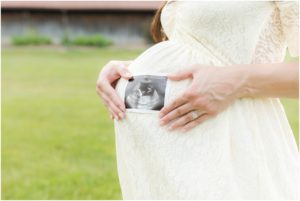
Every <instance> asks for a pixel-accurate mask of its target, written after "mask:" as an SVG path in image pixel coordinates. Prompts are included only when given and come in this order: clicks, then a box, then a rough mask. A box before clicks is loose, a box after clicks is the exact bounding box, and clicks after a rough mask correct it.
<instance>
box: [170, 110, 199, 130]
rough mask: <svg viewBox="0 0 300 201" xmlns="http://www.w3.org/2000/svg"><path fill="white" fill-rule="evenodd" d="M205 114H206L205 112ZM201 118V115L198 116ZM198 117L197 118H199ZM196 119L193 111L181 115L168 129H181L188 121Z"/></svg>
mask: <svg viewBox="0 0 300 201" xmlns="http://www.w3.org/2000/svg"><path fill="white" fill-rule="evenodd" d="M203 115H204V114H203ZM198 118H200V117H198ZM198 118H197V119H198ZM192 121H195V120H194V117H193V114H192V113H191V112H189V113H186V114H185V115H183V116H181V117H180V118H178V119H176V120H175V121H174V123H172V125H171V126H170V127H169V128H168V130H170V131H171V130H175V129H181V128H183V127H184V126H185V125H187V124H188V123H190V122H192Z"/></svg>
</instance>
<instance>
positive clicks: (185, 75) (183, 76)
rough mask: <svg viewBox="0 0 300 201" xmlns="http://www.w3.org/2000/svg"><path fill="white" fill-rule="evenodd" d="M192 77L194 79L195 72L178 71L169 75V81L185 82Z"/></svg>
mask: <svg viewBox="0 0 300 201" xmlns="http://www.w3.org/2000/svg"><path fill="white" fill-rule="evenodd" d="M192 77H193V72H192V71H191V70H183V71H178V72H176V73H170V74H169V75H168V78H169V79H171V80H176V81H179V80H184V79H188V78H192Z"/></svg>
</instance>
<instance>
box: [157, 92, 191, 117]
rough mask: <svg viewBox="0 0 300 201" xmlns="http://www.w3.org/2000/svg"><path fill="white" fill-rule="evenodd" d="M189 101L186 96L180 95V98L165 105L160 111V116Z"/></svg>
mask: <svg viewBox="0 0 300 201" xmlns="http://www.w3.org/2000/svg"><path fill="white" fill-rule="evenodd" d="M186 102H187V99H186V98H185V96H180V97H179V98H176V99H175V100H173V101H172V102H171V103H170V104H168V105H167V106H164V107H163V108H162V109H161V110H160V113H159V116H160V118H162V117H164V116H165V115H166V114H168V113H169V112H171V111H172V110H174V109H175V108H177V107H179V106H181V105H183V104H185V103H186Z"/></svg>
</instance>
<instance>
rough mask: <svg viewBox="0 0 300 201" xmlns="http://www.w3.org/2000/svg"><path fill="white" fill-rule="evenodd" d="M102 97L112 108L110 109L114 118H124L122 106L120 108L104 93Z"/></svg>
mask: <svg viewBox="0 0 300 201" xmlns="http://www.w3.org/2000/svg"><path fill="white" fill-rule="evenodd" d="M102 98H103V100H104V101H105V103H106V104H107V106H108V108H109V109H110V111H111V112H112V113H113V115H114V118H115V119H117V120H119V119H122V118H123V117H124V114H123V112H122V111H121V110H120V108H118V107H117V106H116V105H115V104H114V103H113V102H112V101H111V99H110V98H109V97H108V96H106V95H105V94H104V93H102Z"/></svg>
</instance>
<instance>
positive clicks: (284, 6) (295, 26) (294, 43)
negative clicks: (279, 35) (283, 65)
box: [275, 1, 299, 56]
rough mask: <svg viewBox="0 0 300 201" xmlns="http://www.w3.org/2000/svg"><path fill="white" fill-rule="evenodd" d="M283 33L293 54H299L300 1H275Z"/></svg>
mask: <svg viewBox="0 0 300 201" xmlns="http://www.w3.org/2000/svg"><path fill="white" fill-rule="evenodd" d="M275 3H276V5H277V7H278V9H279V12H280V20H281V27H282V31H283V34H284V35H285V40H286V43H287V47H288V50H289V53H290V55H291V56H299V2H298V1H275Z"/></svg>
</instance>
